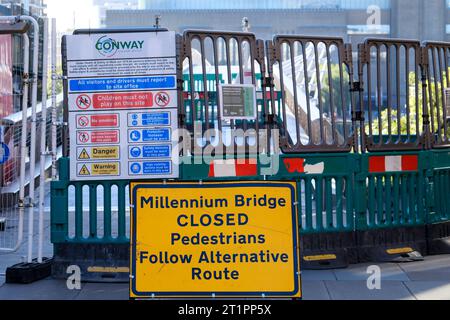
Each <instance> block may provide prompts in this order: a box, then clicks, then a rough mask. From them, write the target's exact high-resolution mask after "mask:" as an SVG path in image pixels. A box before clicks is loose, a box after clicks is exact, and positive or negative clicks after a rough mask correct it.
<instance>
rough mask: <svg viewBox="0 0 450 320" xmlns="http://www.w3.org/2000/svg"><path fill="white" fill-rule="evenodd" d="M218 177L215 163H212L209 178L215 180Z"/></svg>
mask: <svg viewBox="0 0 450 320" xmlns="http://www.w3.org/2000/svg"><path fill="white" fill-rule="evenodd" d="M215 176H216V173H215V170H214V161H213V162H211V164H210V165H209V174H208V177H209V178H214V177H215Z"/></svg>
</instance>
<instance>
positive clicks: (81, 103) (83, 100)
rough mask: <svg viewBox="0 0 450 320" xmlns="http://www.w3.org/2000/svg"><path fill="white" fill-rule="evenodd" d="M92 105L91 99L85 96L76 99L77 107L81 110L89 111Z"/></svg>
mask: <svg viewBox="0 0 450 320" xmlns="http://www.w3.org/2000/svg"><path fill="white" fill-rule="evenodd" d="M91 104H92V100H91V97H89V96H88V95H87V94H82V95H80V96H78V97H77V107H78V109H81V110H86V109H89V107H90V106H91Z"/></svg>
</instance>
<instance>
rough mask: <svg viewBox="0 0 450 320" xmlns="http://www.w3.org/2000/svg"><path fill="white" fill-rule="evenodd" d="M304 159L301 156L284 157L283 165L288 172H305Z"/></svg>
mask: <svg viewBox="0 0 450 320" xmlns="http://www.w3.org/2000/svg"><path fill="white" fill-rule="evenodd" d="M304 163H305V159H302V158H290V159H284V165H285V166H286V170H287V171H288V172H289V173H296V172H297V173H305V166H304Z"/></svg>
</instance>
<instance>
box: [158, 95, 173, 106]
mask: <svg viewBox="0 0 450 320" xmlns="http://www.w3.org/2000/svg"><path fill="white" fill-rule="evenodd" d="M155 102H156V104H157V105H158V106H160V107H167V106H168V105H169V103H170V96H169V95H168V94H167V92H158V93H157V94H156V95H155Z"/></svg>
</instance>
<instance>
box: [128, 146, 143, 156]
mask: <svg viewBox="0 0 450 320" xmlns="http://www.w3.org/2000/svg"><path fill="white" fill-rule="evenodd" d="M141 154H142V152H141V148H139V147H133V148H131V150H130V155H131V157H132V158H139V157H140V156H141Z"/></svg>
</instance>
